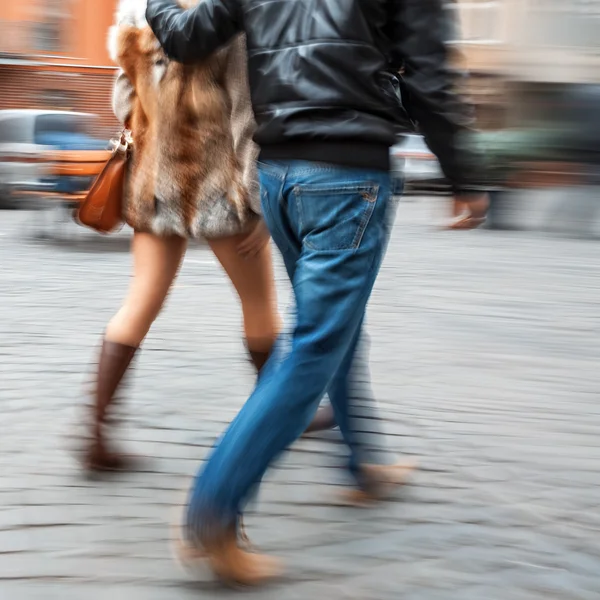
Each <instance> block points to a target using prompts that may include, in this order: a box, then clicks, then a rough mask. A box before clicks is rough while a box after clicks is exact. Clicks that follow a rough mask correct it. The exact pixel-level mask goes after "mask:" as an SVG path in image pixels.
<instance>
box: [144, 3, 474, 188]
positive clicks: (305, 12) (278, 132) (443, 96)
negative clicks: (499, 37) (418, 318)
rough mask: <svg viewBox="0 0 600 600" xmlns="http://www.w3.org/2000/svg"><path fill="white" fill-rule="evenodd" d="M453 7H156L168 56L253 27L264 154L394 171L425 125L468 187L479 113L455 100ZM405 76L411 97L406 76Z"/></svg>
mask: <svg viewBox="0 0 600 600" xmlns="http://www.w3.org/2000/svg"><path fill="white" fill-rule="evenodd" d="M442 2H443V0H344V1H343V2H341V1H339V0H201V2H200V4H198V5H197V6H196V7H195V8H193V9H190V10H183V9H181V8H180V7H179V6H178V4H177V3H176V0H148V7H147V11H146V17H147V19H148V23H149V24H150V26H151V27H152V30H153V31H154V33H155V35H156V36H157V38H158V39H159V41H160V43H161V44H162V46H163V48H164V51H165V53H166V55H167V56H168V57H169V58H171V59H173V60H176V61H180V62H184V63H191V62H197V61H200V60H202V59H203V58H205V57H206V56H208V55H210V54H211V53H212V52H214V51H215V50H217V49H218V48H220V47H221V46H223V45H225V44H226V43H227V42H228V41H229V40H230V39H231V38H232V37H233V36H234V35H236V34H237V33H238V32H241V31H245V32H246V35H247V46H248V71H249V77H250V88H251V95H252V105H253V108H254V113H255V115H256V121H257V131H256V134H255V141H256V142H257V143H258V145H259V146H260V147H261V156H262V158H273V159H304V160H316V161H326V162H336V163H340V164H345V165H348V166H356V167H371V168H381V169H385V168H387V167H388V165H389V147H390V146H391V145H393V144H394V142H395V140H396V135H397V134H398V133H399V132H401V131H403V130H409V129H412V128H413V126H414V122H417V123H418V125H419V129H420V130H421V132H422V133H423V134H424V135H425V138H426V141H427V143H428V145H429V147H430V148H431V150H432V151H433V152H434V153H435V154H436V155H437V157H438V159H439V161H440V163H441V166H442V169H443V170H444V172H445V174H446V176H447V177H448V179H449V180H450V181H451V182H452V183H453V184H454V185H455V187H456V188H458V189H460V188H462V189H463V191H466V190H468V189H469V188H472V187H475V181H476V177H477V175H478V174H477V163H478V161H477V157H476V156H475V154H474V153H473V152H471V151H468V150H467V149H465V148H463V147H462V145H461V138H462V134H463V133H465V132H466V131H467V129H468V128H469V127H470V125H471V122H472V119H471V111H470V109H469V107H468V106H467V105H466V104H465V103H464V101H463V100H462V99H460V98H459V97H458V96H457V95H456V94H455V93H454V83H455V78H456V74H455V73H454V72H453V71H452V70H451V69H450V67H449V64H448V61H447V59H448V55H447V47H446V43H445V42H446V40H445V37H446V35H447V32H448V31H449V28H448V22H447V16H446V14H445V11H444V10H443V5H442ZM400 69H403V76H402V84H401V86H400V87H401V91H402V92H401V95H402V101H401V100H400V98H399V95H398V93H397V87H398V86H397V79H396V75H395V74H396V73H398V72H399V70H400Z"/></svg>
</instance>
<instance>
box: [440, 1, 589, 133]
mask: <svg viewBox="0 0 600 600" xmlns="http://www.w3.org/2000/svg"><path fill="white" fill-rule="evenodd" d="M447 9H448V10H450V11H453V12H454V13H455V18H456V22H457V24H458V26H457V28H456V32H457V33H456V40H455V47H456V50H457V60H458V61H459V62H460V64H461V65H462V66H464V67H466V68H467V69H468V70H469V71H470V73H471V79H470V83H469V91H470V93H471V96H472V98H473V99H474V100H475V103H476V105H477V107H478V116H479V121H480V126H482V127H483V128H494V129H495V128H502V127H505V126H510V125H512V124H514V123H515V122H519V123H521V122H524V121H529V120H530V119H533V118H534V117H535V118H540V114H539V111H540V110H547V111H550V114H549V115H548V116H549V117H550V118H552V117H553V115H552V111H553V109H555V108H556V105H557V102H558V101H553V98H557V97H559V96H560V95H561V94H563V93H564V91H565V90H566V89H569V88H570V87H572V86H576V85H581V84H583V85H586V84H598V83H600V34H599V32H600V0H450V1H448V4H447Z"/></svg>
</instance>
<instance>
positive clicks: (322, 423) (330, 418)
mask: <svg viewBox="0 0 600 600" xmlns="http://www.w3.org/2000/svg"><path fill="white" fill-rule="evenodd" d="M335 425H336V423H335V417H334V415H333V408H332V407H331V405H330V404H328V405H327V406H320V407H319V409H318V410H317V413H316V414H315V417H314V419H313V420H312V422H311V424H310V425H309V426H308V427H307V428H306V431H305V432H304V435H306V434H309V433H315V432H317V431H326V430H329V429H333V428H334V427H335Z"/></svg>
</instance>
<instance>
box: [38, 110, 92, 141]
mask: <svg viewBox="0 0 600 600" xmlns="http://www.w3.org/2000/svg"><path fill="white" fill-rule="evenodd" d="M91 123H92V116H91V115H77V114H72V113H64V114H46V115H38V116H37V117H36V119H35V132H34V138H35V142H36V143H39V141H38V140H40V139H42V138H44V136H46V135H47V134H64V133H67V134H79V135H89V134H90V131H91Z"/></svg>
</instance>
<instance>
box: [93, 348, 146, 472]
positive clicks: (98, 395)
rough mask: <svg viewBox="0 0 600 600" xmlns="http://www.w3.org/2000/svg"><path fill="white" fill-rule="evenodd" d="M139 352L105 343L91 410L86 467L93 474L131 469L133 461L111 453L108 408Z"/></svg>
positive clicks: (119, 454)
mask: <svg viewBox="0 0 600 600" xmlns="http://www.w3.org/2000/svg"><path fill="white" fill-rule="evenodd" d="M136 351H137V348H133V347H132V346H125V345H124V344H118V343H116V342H109V341H107V340H104V342H103V343H102V349H101V351H100V360H99V362H98V375H97V380H96V390H95V395H94V404H93V406H92V410H91V416H92V424H91V428H90V429H91V431H90V434H91V435H90V436H89V438H88V439H87V442H86V445H87V448H86V449H85V450H84V456H83V463H84V466H85V467H86V468H87V469H88V470H90V471H115V470H122V469H126V468H128V467H129V466H130V465H131V464H132V462H133V461H132V457H131V456H127V455H125V454H122V453H120V452H117V451H115V450H114V449H111V447H110V443H109V442H108V440H107V438H106V429H107V428H108V425H107V418H108V413H109V408H110V406H111V404H112V403H113V401H114V397H115V393H116V391H117V389H118V387H119V384H120V383H121V380H122V379H123V376H124V375H125V372H126V371H127V368H128V367H129V365H130V363H131V361H132V359H133V357H134V355H135V353H136Z"/></svg>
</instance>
